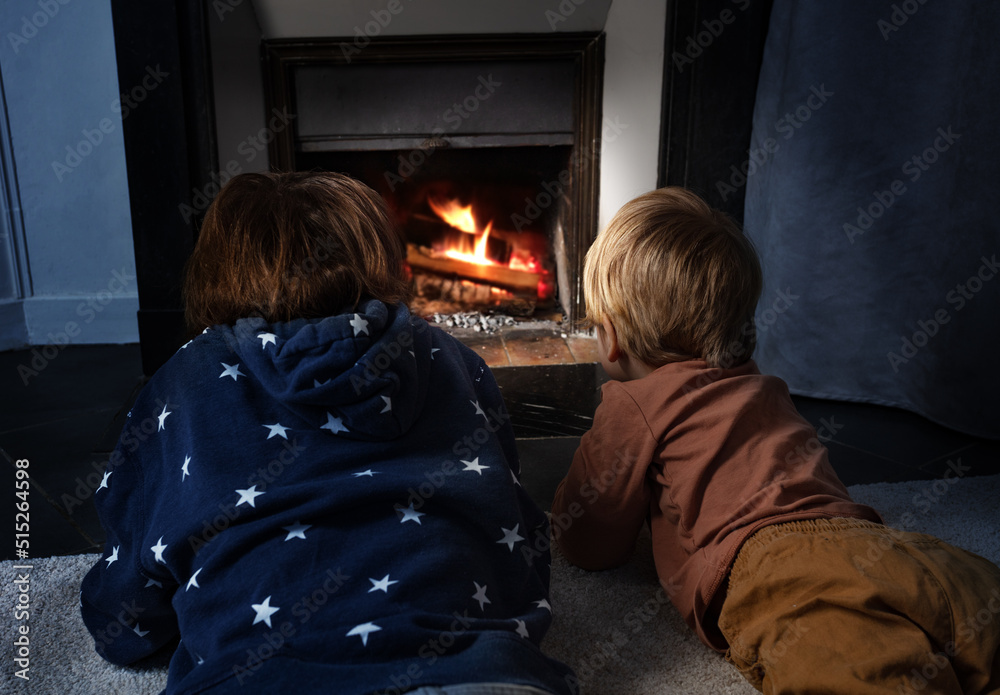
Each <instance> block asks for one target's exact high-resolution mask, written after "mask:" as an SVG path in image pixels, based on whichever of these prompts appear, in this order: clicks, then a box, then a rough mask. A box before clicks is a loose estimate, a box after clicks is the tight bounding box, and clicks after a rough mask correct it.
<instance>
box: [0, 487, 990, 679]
mask: <svg viewBox="0 0 1000 695" xmlns="http://www.w3.org/2000/svg"><path fill="white" fill-rule="evenodd" d="M850 491H851V494H852V496H853V497H854V499H856V500H858V501H859V502H864V503H866V504H870V505H872V506H873V507H875V508H876V509H878V510H879V511H880V512H881V513H882V514H883V515H884V516H885V518H886V520H887V521H888V523H890V524H891V525H893V526H896V527H897V528H905V529H906V530H911V531H922V532H925V533H931V534H933V535H936V536H938V537H940V538H943V539H945V540H947V541H949V542H950V543H953V544H955V545H958V546H960V547H963V548H966V549H968V550H971V551H973V552H975V553H978V554H979V555H982V556H984V557H986V558H989V559H990V560H991V561H993V562H994V563H998V564H1000V512H998V511H997V502H996V501H997V500H998V499H1000V475H997V476H989V477H981V478H966V479H952V480H950V481H946V480H943V479H939V480H937V481H919V482H910V483H895V484H884V483H882V484H877V485H861V486H855V487H852V488H850ZM98 557H99V556H98V555H78V556H69V557H55V558H44V559H38V560H33V561H32V564H33V565H34V568H33V569H32V570H31V582H32V583H31V622H30V633H29V634H30V639H31V643H30V650H31V652H30V658H31V667H30V671H29V675H30V678H31V680H30V681H29V682H24V681H22V680H20V679H18V678H15V676H14V671H15V666H14V664H13V661H12V659H13V657H12V652H11V646H12V643H13V640H14V637H15V636H14V632H13V630H14V626H15V623H14V621H13V620H12V614H11V607H12V606H13V605H14V601H15V598H16V591H15V586H14V584H13V583H12V582H13V580H14V579H15V576H14V575H15V573H16V572H15V570H14V569H13V566H14V564H15V563H13V562H3V563H0V577H2V586H0V606H2V607H3V613H4V618H3V620H2V621H0V640H2V643H3V647H2V654H3V663H2V670H0V691H2V692H4V693H20V692H25V693H86V694H90V693H158V692H160V691H161V690H162V689H163V687H164V684H165V682H166V669H165V665H164V664H163V662H162V661H161V662H160V663H151V664H144V665H142V666H141V667H138V668H136V667H130V668H120V667H116V666H112V665H110V664H108V663H106V662H104V661H102V660H101V658H100V657H98V656H97V654H96V653H95V652H94V651H93V642H92V640H91V639H90V637H89V635H88V634H87V632H86V630H85V629H84V627H83V623H82V622H81V620H80V616H79V612H78V591H79V586H80V580H81V579H82V577H83V575H84V574H85V573H86V572H87V570H88V569H89V568H90V567H91V566H92V565H93V564H94V562H96V561H97V559H98ZM552 570H553V572H552V605H553V607H554V611H555V614H554V620H553V625H552V629H551V631H550V632H549V634H548V636H547V637H546V640H545V643H544V645H543V646H544V648H545V650H546V651H547V652H548V653H549V654H550V655H552V656H553V657H555V658H557V659H560V660H562V661H564V662H566V663H568V664H570V665H571V666H572V667H573V668H574V669H575V670H576V672H577V674H578V676H579V680H580V684H581V687H582V689H583V691H584V692H586V693H588V694H590V695H604V694H608V695H613V694H616V693H628V694H629V695H642V694H643V693H657V694H669V693H678V694H680V693H684V694H685V695H697V694H700V693H706V694H709V693H710V694H712V695H719V694H726V693H734V694H735V693H748V694H749V693H754V692H756V691H755V690H754V689H753V688H751V687H750V686H749V685H748V684H747V683H746V682H744V681H743V680H742V678H741V677H740V676H739V674H738V673H737V672H736V670H735V669H734V668H732V667H731V666H730V665H729V664H727V663H726V662H725V661H724V660H723V658H722V657H721V656H720V655H718V654H716V653H715V652H713V651H712V650H710V649H708V648H707V647H705V646H703V645H702V644H701V643H700V642H699V641H698V640H697V638H695V636H694V634H693V633H692V632H691V631H690V630H688V628H687V627H686V626H685V625H684V623H683V622H682V621H681V619H680V617H679V616H678V614H677V612H676V611H675V610H674V608H673V606H671V605H670V604H669V602H667V601H666V600H665V599H664V597H663V594H662V593H661V592H660V590H659V585H658V584H657V583H656V577H655V573H654V571H653V564H652V557H651V555H650V546H649V538H648V536H644V537H642V538H640V541H639V544H638V548H637V552H636V553H635V556H634V557H633V559H632V561H631V562H630V563H629V564H628V565H626V566H624V567H622V568H619V569H616V570H612V571H608V572H594V573H592V572H584V571H582V570H579V569H576V568H574V567H572V566H570V565H568V564H567V563H566V561H565V560H564V559H563V558H562V557H561V556H560V555H559V553H558V551H557V550H555V549H554V551H553V558H552Z"/></svg>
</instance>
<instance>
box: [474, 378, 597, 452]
mask: <svg viewBox="0 0 1000 695" xmlns="http://www.w3.org/2000/svg"><path fill="white" fill-rule="evenodd" d="M493 374H494V376H495V377H496V380H497V384H499V386H500V390H501V392H502V393H503V397H504V402H505V403H506V404H507V408H508V410H509V411H510V415H511V424H512V425H513V427H514V434H515V436H516V437H518V438H538V437H564V436H577V437H578V436H580V435H581V434H583V433H584V432H586V431H587V430H588V429H590V426H591V424H592V423H593V416H594V410H595V409H596V408H597V404H598V403H599V402H600V399H601V384H603V383H604V382H605V381H606V380H607V377H606V376H605V374H604V370H602V369H601V368H600V366H599V365H596V364H559V365H541V366H533V367H505V368H500V369H494V370H493Z"/></svg>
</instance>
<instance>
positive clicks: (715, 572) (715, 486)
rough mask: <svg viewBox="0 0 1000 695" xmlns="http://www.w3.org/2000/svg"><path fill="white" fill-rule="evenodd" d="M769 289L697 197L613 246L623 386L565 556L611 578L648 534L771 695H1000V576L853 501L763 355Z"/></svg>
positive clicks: (597, 290) (692, 610) (609, 311)
mask: <svg viewBox="0 0 1000 695" xmlns="http://www.w3.org/2000/svg"><path fill="white" fill-rule="evenodd" d="M760 292H761V270H760V265H759V262H758V260H757V256H756V253H755V251H754V249H753V246H752V245H751V244H750V242H749V240H748V239H746V237H744V236H743V235H742V234H741V232H740V230H739V229H738V228H737V227H736V226H735V225H734V223H733V222H732V221H730V220H729V219H728V218H727V217H726V216H725V215H723V214H722V213H720V212H718V211H715V210H713V209H711V208H710V207H709V206H708V205H706V204H705V203H704V201H702V200H701V199H700V198H698V197H697V196H696V195H694V194H693V193H691V192H689V191H686V190H684V189H681V188H664V189H661V190H657V191H653V192H651V193H647V194H645V195H643V196H640V197H638V198H636V199H635V200H633V201H631V202H630V203H628V204H627V205H625V206H624V207H623V208H622V209H621V210H620V211H619V212H618V214H617V215H616V216H615V217H614V219H613V220H612V221H611V223H610V224H609V225H608V228H607V229H606V230H605V231H604V232H603V233H602V234H601V235H600V236H599V237H598V239H597V241H596V243H595V244H594V245H593V247H592V248H591V249H590V252H589V253H588V255H587V260H586V268H585V279H584V294H585V299H586V303H587V318H588V320H589V321H590V323H591V324H593V325H594V326H596V330H597V338H598V345H599V352H600V355H601V360H602V364H603V366H604V368H605V370H606V371H607V372H608V374H609V376H610V377H611V378H612V381H611V382H609V383H607V384H606V385H605V386H604V387H603V397H602V403H601V405H600V406H599V408H598V409H597V412H596V413H595V415H594V424H593V427H592V429H591V430H590V431H589V432H588V433H587V434H585V435H584V436H583V438H582V440H581V443H580V447H579V449H578V451H577V452H576V454H575V456H574V458H573V463H572V466H571V468H570V471H569V474H568V475H567V476H566V478H565V479H564V480H563V481H562V483H561V485H560V487H559V489H558V491H557V493H556V497H555V501H554V503H553V510H552V511H553V514H554V515H556V516H557V517H558V518H562V519H572V523H570V524H569V525H568V527H567V528H565V529H563V530H561V532H560V533H558V535H557V540H558V543H559V546H560V548H561V550H562V552H563V553H564V555H565V556H566V557H567V558H568V559H569V561H570V562H572V563H574V564H576V565H579V566H580V567H583V568H585V569H590V570H599V569H605V568H610V567H614V566H616V565H619V564H622V563H623V562H625V561H626V560H627V559H628V558H629V556H630V555H631V553H632V550H633V547H634V542H635V539H636V535H637V534H638V532H639V530H640V528H641V527H642V526H643V525H644V524H647V523H648V525H649V529H650V533H651V535H652V543H653V556H654V560H655V564H656V570H657V573H658V576H659V579H660V582H661V584H662V586H663V587H664V589H665V591H666V592H667V594H668V595H669V596H670V598H671V599H672V601H673V603H674V604H675V606H676V607H677V608H678V610H679V611H680V612H681V614H682V615H683V617H684V619H685V620H686V621H687V623H688V624H689V625H690V626H691V627H692V628H693V629H694V630H695V632H696V633H697V634H698V636H699V638H701V640H702V641H703V642H704V643H705V644H707V645H709V646H711V647H713V648H714V649H717V650H719V651H724V652H725V653H726V656H727V658H728V659H729V660H730V661H731V662H732V663H733V664H735V665H736V666H737V668H739V670H740V671H741V672H742V673H743V675H744V676H745V677H746V678H747V679H748V680H749V681H750V682H751V683H752V684H753V685H754V686H755V687H756V688H757V689H759V690H761V691H763V692H765V693H843V694H844V695H867V694H869V693H870V694H873V695H874V694H875V693H879V694H882V693H910V692H918V691H921V692H925V693H949V694H951V693H954V694H958V693H966V694H973V693H994V694H995V693H1000V648H998V647H1000V618H998V619H994V620H992V621H988V623H987V624H986V625H982V624H981V623H980V622H979V621H976V619H975V616H976V615H977V614H978V613H980V612H981V611H983V610H984V609H987V608H988V607H989V606H990V605H991V602H993V603H995V604H996V605H997V606H998V608H1000V570H998V568H997V567H995V566H994V565H992V564H991V563H989V562H988V561H986V560H984V559H983V558H980V557H978V556H976V555H973V554H971V553H968V552H966V551H963V550H960V549H958V548H954V547H951V546H949V545H947V544H945V543H944V542H942V541H940V540H938V539H936V538H933V537H930V536H925V535H920V534H915V533H903V532H900V531H895V530H893V529H891V528H888V527H886V526H884V525H883V524H882V520H881V518H880V517H879V515H878V514H877V513H876V512H875V511H874V510H873V509H871V508H869V507H866V506H864V505H860V504H856V503H855V502H853V501H852V500H851V498H850V496H849V495H848V493H847V490H846V489H845V487H844V485H843V484H842V483H841V482H840V480H839V479H838V478H837V476H836V474H835V473H834V471H833V469H832V467H831V466H830V464H829V462H828V460H827V452H826V450H825V448H824V447H822V446H821V445H820V443H819V441H818V439H817V435H816V432H815V430H814V429H813V428H812V427H811V426H810V425H809V423H808V422H806V421H805V420H804V419H803V418H802V417H801V416H800V415H799V414H798V413H797V412H796V410H795V407H794V405H793V404H792V401H791V399H790V398H789V395H788V390H787V388H786V386H785V384H784V382H782V381H781V380H780V379H777V378H775V377H771V376H765V375H762V374H760V372H759V371H758V370H757V367H756V366H755V364H754V362H753V361H752V359H751V355H752V353H753V349H754V344H755V337H754V336H755V331H754V308H755V306H756V303H757V300H758V298H759V295H760ZM831 339H833V337H831ZM872 549H876V550H877V551H878V553H876V554H874V555H877V556H878V559H877V561H872V560H871V558H872V557H873V553H872V552H871V551H872ZM970 620H971V621H975V625H976V626H977V629H976V630H975V631H972V630H969V629H968V626H969V625H971V624H972V623H971V622H970Z"/></svg>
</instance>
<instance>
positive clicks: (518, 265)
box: [427, 199, 544, 273]
mask: <svg viewBox="0 0 1000 695" xmlns="http://www.w3.org/2000/svg"><path fill="white" fill-rule="evenodd" d="M427 203H428V205H430V207H431V209H432V210H433V211H434V212H435V213H436V214H437V216H438V217H440V218H441V219H442V220H444V221H445V222H447V223H448V224H449V225H451V226H452V227H454V228H455V229H458V230H460V231H462V232H465V233H466V234H474V235H475V244H474V246H473V252H472V253H468V252H465V251H460V250H459V249H457V248H450V249H447V250H445V252H444V255H445V256H447V257H448V258H454V259H456V260H459V261H465V262H466V263H475V264H477V265H501V264H500V263H497V262H496V261H494V260H492V259H490V258H489V257H488V256H487V255H486V250H487V241H488V240H489V237H490V232H491V231H492V230H493V221H492V220H491V221H490V222H488V223H487V224H486V226H485V227H484V228H483V229H479V227H478V226H476V218H475V215H474V214H473V210H472V205H462V204H461V203H460V202H459V201H457V200H446V201H443V202H441V201H436V200H433V199H428V200H427ZM507 267H508V268H510V269H511V270H520V271H522V272H527V273H543V272H544V268H543V267H542V265H541V263H539V262H538V259H537V258H535V257H534V256H532V255H530V254H526V253H521V252H517V251H515V252H514V253H512V254H511V255H510V261H509V262H508V264H507Z"/></svg>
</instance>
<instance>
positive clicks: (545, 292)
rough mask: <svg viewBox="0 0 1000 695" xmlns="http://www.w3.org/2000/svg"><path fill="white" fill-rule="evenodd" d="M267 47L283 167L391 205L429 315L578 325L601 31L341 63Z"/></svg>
mask: <svg viewBox="0 0 1000 695" xmlns="http://www.w3.org/2000/svg"><path fill="white" fill-rule="evenodd" d="M342 43H343V42H339V41H337V40H335V39H322V40H308V41H282V40H279V41H268V42H265V44H264V47H263V49H264V61H265V74H266V75H267V106H268V108H269V109H275V108H276V109H278V110H279V111H287V112H288V113H290V114H291V116H292V119H291V120H292V127H291V128H287V129H284V130H283V131H281V132H279V133H275V135H274V139H273V140H272V141H271V143H270V150H269V155H270V161H271V166H272V168H274V169H276V170H325V171H337V172H342V173H346V174H349V175H351V176H354V177H355V178H358V179H359V180H361V181H363V182H365V183H367V184H368V185H369V186H371V187H372V188H374V189H375V190H376V191H378V192H379V193H380V194H381V195H382V196H383V197H384V199H385V200H386V202H387V203H388V205H389V208H390V209H391V210H392V212H393V214H394V215H395V218H396V223H397V227H398V228H399V230H400V233H401V234H402V236H403V238H404V240H405V242H406V245H407V265H408V269H409V272H410V273H411V274H412V279H413V288H414V292H415V295H416V298H415V299H414V301H413V303H412V305H411V308H412V309H413V310H414V311H415V312H416V313H418V314H421V315H424V316H430V315H434V316H438V315H441V314H456V315H457V314H461V313H463V312H469V311H474V312H488V313H493V312H498V313H502V314H506V315H507V316H510V317H531V318H544V319H550V318H555V319H566V320H568V322H570V323H572V322H573V321H575V320H576V318H578V317H580V316H582V315H583V298H582V292H581V273H582V267H583V259H584V256H585V254H586V251H587V249H588V248H589V246H590V244H591V243H592V241H593V239H594V236H595V235H596V226H597V205H598V190H597V188H598V178H599V177H598V170H599V167H598V156H597V154H598V152H599V140H598V135H599V133H600V120H601V113H600V105H601V74H602V68H603V36H602V35H600V34H589V35H583V34H562V35H545V36H500V35H497V36H478V37H412V38H391V39H390V38H386V39H382V40H374V39H373V40H372V41H371V43H370V44H369V45H368V46H367V47H366V48H365V49H364V50H363V51H360V52H352V53H350V54H345V53H344V52H343V51H342Z"/></svg>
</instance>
